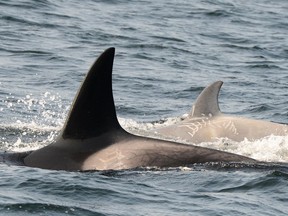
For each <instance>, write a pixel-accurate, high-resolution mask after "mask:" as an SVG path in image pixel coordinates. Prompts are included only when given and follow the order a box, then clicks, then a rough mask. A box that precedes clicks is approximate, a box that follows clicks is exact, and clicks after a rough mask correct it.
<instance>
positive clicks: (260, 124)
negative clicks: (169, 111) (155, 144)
mask: <svg viewBox="0 0 288 216" xmlns="http://www.w3.org/2000/svg"><path fill="white" fill-rule="evenodd" d="M222 84H223V82H222V81H217V82H214V83H212V84H211V85H209V86H208V87H206V88H205V89H204V90H203V91H202V92H201V94H200V95H199V96H198V98H197V99H196V102H195V103H194V105H193V107H192V110H191V112H190V113H189V115H188V117H187V118H185V119H184V120H183V121H181V122H179V123H177V124H173V125H169V126H166V127H162V128H158V129H155V130H154V131H153V132H154V133H156V134H157V135H159V136H161V137H165V138H173V139H177V140H182V141H186V142H189V143H194V144H197V143H202V142H214V141H217V140H218V139H219V138H228V139H229V140H233V141H236V142H241V141H243V140H245V139H247V140H249V141H254V140H258V139H261V138H264V137H267V136H270V135H276V136H287V135H288V125H285V124H277V123H273V122H269V121H264V120H256V119H249V118H243V117H237V116H230V115H225V114H222V113H221V111H220V109H219V104H218V96H219V91H220V89H221V86H222Z"/></svg>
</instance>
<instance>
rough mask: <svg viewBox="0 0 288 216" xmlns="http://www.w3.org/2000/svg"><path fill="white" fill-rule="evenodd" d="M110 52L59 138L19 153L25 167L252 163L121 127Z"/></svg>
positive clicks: (92, 72)
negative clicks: (39, 147)
mask: <svg viewBox="0 0 288 216" xmlns="http://www.w3.org/2000/svg"><path fill="white" fill-rule="evenodd" d="M114 53H115V49H114V48H109V49H107V50H106V51H104V52H103V53H102V54H101V56H100V57H99V58H98V59H97V60H96V61H95V63H94V64H93V66H92V67H91V69H90V71H89V72H88V74H87V76H86V78H85V80H84V82H83V83H82V86H81V88H80V90H79V91H78V94H77V96H76V98H75V100H74V103H73V105H72V107H71V110H70V113H69V115H68V118H67V120H66V123H65V125H64V127H63V129H62V131H61V133H60V135H59V137H58V138H57V139H56V140H55V141H54V142H53V143H51V144H49V145H47V146H45V147H43V148H41V149H38V150H35V151H33V152H32V153H29V154H28V155H27V156H26V155H25V156H23V155H21V157H22V158H23V164H24V165H25V166H29V167H38V168H44V169H53V170H69V171H76V170H121V169H131V168H137V167H151V166H155V167H160V168H161V167H178V166H186V165H187V166H188V165H191V164H194V163H205V162H246V163H254V162H256V161H255V160H253V159H250V158H247V157H244V156H240V155H236V154H232V153H228V152H222V151H218V150H214V149H209V148H203V147H197V146H193V145H187V144H181V143H176V142H170V141H164V140H159V139H153V138H147V137H140V136H136V135H133V134H130V133H128V132H126V131H125V130H124V129H123V128H122V127H121V126H120V124H119V122H118V120H117V116H116V111H115V105H114V100H113V93H112V68H113V60H114ZM14 158H15V156H14Z"/></svg>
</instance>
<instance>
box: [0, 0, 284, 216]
mask: <svg viewBox="0 0 288 216" xmlns="http://www.w3.org/2000/svg"><path fill="white" fill-rule="evenodd" d="M0 9H1V10H0V145H1V150H2V151H4V150H12V151H18V152H19V151H25V150H32V149H37V148H40V147H42V146H44V145H47V144H48V143H50V142H51V141H53V139H55V136H56V135H57V134H58V132H59V131H60V129H61V127H62V125H63V123H64V121H65V117H66V115H67V112H68V110H69V107H70V104H71V102H72V100H73V97H74V95H75V94H76V92H77V90H78V88H79V86H80V83H81V81H82V80H83V78H84V76H85V74H86V72H87V71H88V69H89V67H90V65H91V64H92V62H93V61H94V60H95V58H96V57H97V56H98V55H99V54H100V53H101V52H102V51H103V50H105V49H106V48H108V47H110V46H114V47H116V56H115V62H114V72H113V73H114V74H113V87H114V98H115V103H116V109H117V114H118V116H119V117H120V122H121V124H123V126H124V127H126V128H128V129H132V130H135V129H137V128H140V129H141V130H145V129H147V128H150V127H152V126H151V125H152V124H151V122H154V121H159V120H160V119H167V118H168V119H170V120H171V119H172V121H173V120H174V119H177V117H179V116H181V115H182V114H184V113H187V112H188V111H189V110H190V108H191V105H192V103H193V101H194V100H195V98H196V97H197V96H198V94H199V93H200V92H201V90H202V89H203V88H204V87H205V86H207V85H208V84H209V83H211V82H214V81H216V80H222V81H224V86H223V89H222V91H221V95H220V106H221V109H222V111H223V112H224V113H229V114H233V115H240V116H245V117H251V118H258V119H266V120H269V121H276V122H282V123H288V119H287V117H288V112H287V106H288V102H287V101H288V94H287V90H288V84H287V81H288V73H287V69H288V61H287V60H288V47H287V44H288V41H287V35H288V21H287V20H288V15H287V9H288V2H287V1H284V0H282V1H281V0H277V1H268V0H267V1H266V0H261V1H260V0H255V1H251V2H250V1H249V2H247V1H224V0H216V1H209V0H203V1H200V0H197V1H173V0H168V1H163V0H161V1H148V0H147V1H144V0H143V1H134V0H132V1H126V0H121V1H113V0H109V1H108V0H105V1H104V0H103V1H98V0H97V1H96V0H94V1H92V0H88V1H81V2H80V1H75V0H71V1H54V0H40V1H36V0H34V1H33V0H29V1H28V0H26V1H25V0H23V1H16V0H6V1H4V0H2V1H0ZM161 122H162V121H161ZM166 124H168V123H166ZM215 145H217V143H216V144H215ZM239 146H240V148H239V149H238V150H237V151H238V153H239V154H241V153H244V152H247V151H249V152H250V154H251V155H253V157H254V158H256V159H260V160H264V161H275V162H288V150H287V149H288V138H287V137H273V136H271V137H268V138H267V139H264V140H260V141H256V142H242V143H239ZM0 170H1V177H0V187H1V190H0V209H1V211H0V212H1V213H0V214H3V215H33V214H34V215H232V214H233V215H287V213H288V207H287V201H288V200H287V197H288V189H287V186H288V171H287V167H285V166H284V167H281V166H272V165H271V166H260V167H244V168H243V167H239V166H234V165H228V164H226V165H222V166H220V165H219V166H213V165H211V166H208V167H206V166H203V167H202V166H200V165H199V166H193V167H191V168H189V169H188V168H177V169H168V170H132V171H120V172H84V173H83V172H63V171H47V170H41V169H33V168H29V167H18V166H7V165H5V164H1V165H0Z"/></svg>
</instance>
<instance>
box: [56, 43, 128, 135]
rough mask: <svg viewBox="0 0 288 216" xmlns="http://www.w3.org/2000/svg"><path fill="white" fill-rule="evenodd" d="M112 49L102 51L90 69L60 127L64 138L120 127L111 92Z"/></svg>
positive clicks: (99, 133)
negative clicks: (62, 125)
mask: <svg viewBox="0 0 288 216" xmlns="http://www.w3.org/2000/svg"><path fill="white" fill-rule="evenodd" d="M114 55H115V48H113V47H112V48H109V49H107V50H105V51H104V52H103V53H102V55H101V56H100V57H99V58H98V59H97V60H96V61H95V62H94V64H93V65H92V67H91V68H90V70H89V72H88V74H87V76H86V78H85V79H84V81H83V83H82V86H81V87H80V89H79V91H78V94H77V95H76V97H75V99H74V102H73V105H72V106H71V110H70V113H69V115H68V118H67V120H66V123H65V125H64V127H63V130H62V134H61V136H62V138H63V139H87V138H92V137H95V136H99V135H101V134H104V133H107V132H110V131H113V130H123V129H122V127H121V126H120V124H119V122H118V119H117V116H116V111H115V105H114V99H113V93H112V69H113V61H114Z"/></svg>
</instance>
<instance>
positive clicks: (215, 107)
mask: <svg viewBox="0 0 288 216" xmlns="http://www.w3.org/2000/svg"><path fill="white" fill-rule="evenodd" d="M222 84H223V82H222V81H217V82H214V83H212V84H211V85H209V86H207V87H206V88H205V89H204V90H203V91H202V92H201V94H200V95H199V96H198V97H197V99H196V102H195V103H194V105H193V107H192V111H191V113H190V115H189V117H203V116H210V115H212V116H215V115H219V114H221V111H220V109H219V104H218V96H219V91H220V89H221V86H222Z"/></svg>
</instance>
